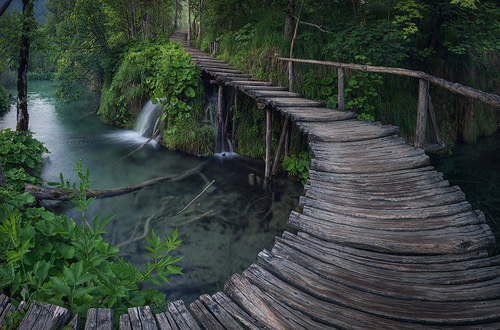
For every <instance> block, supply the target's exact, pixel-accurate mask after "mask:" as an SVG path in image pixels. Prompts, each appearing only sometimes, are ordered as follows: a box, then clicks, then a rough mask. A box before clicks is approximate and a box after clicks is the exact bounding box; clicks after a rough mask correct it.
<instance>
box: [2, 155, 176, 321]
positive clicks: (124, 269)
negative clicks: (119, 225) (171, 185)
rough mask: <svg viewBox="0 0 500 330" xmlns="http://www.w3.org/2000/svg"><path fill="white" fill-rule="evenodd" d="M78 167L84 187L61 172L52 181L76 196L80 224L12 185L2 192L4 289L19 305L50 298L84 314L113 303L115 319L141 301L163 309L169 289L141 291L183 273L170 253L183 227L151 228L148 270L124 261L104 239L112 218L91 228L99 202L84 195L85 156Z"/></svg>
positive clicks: (97, 220) (97, 219) (86, 178)
mask: <svg viewBox="0 0 500 330" xmlns="http://www.w3.org/2000/svg"><path fill="white" fill-rule="evenodd" d="M76 172H77V174H78V184H76V183H74V184H71V183H70V182H69V181H65V180H64V178H63V176H62V174H61V176H60V180H61V181H60V182H55V183H51V185H56V186H58V187H59V188H61V189H64V190H68V189H69V190H71V194H70V195H71V196H75V197H77V199H76V200H74V202H75V203H76V204H77V208H76V209H77V210H79V212H80V215H81V223H80V224H79V225H78V224H76V223H75V221H74V220H73V219H71V218H69V217H68V216H66V215H60V216H57V215H55V214H53V213H51V212H48V211H46V210H45V209H43V208H33V207H26V206H27V205H29V204H32V203H34V201H35V199H34V197H33V196H31V195H30V194H29V193H24V194H19V193H18V192H17V191H15V190H14V189H12V188H11V187H10V185H8V186H7V187H6V188H2V189H0V219H1V223H0V251H2V252H1V253H0V292H2V293H5V294H6V295H8V296H10V297H11V298H12V300H13V301H14V303H19V302H20V301H21V300H24V301H27V302H28V303H31V302H32V301H33V300H37V301H38V302H49V303H52V304H56V305H59V306H63V307H66V308H69V309H70V311H71V312H72V313H76V312H79V313H81V314H82V315H83V316H85V315H86V313H87V310H88V308H91V307H107V308H113V309H114V310H115V315H116V316H118V315H120V314H123V313H126V312H127V308H128V307H134V306H143V305H151V306H152V307H153V308H154V310H156V312H160V311H161V310H162V307H163V304H164V302H165V294H162V293H161V292H159V291H157V290H155V289H152V288H148V289H147V290H146V291H140V290H139V289H138V288H139V284H141V283H144V282H147V281H150V282H151V283H153V284H154V285H160V284H161V282H160V281H163V282H166V283H169V280H168V277H167V276H168V275H170V274H181V270H182V269H181V268H179V267H177V266H175V265H174V264H175V263H176V262H177V261H179V260H180V257H172V256H171V255H170V253H171V252H172V251H173V250H175V249H176V248H177V247H178V246H179V244H180V240H178V237H177V232H174V233H173V234H172V237H169V236H167V237H166V238H165V239H161V238H160V237H158V236H157V235H156V234H155V233H154V232H152V234H151V238H148V239H147V240H148V243H149V244H150V246H148V247H146V249H148V251H150V252H151V253H149V254H148V256H149V257H150V258H151V260H150V261H148V263H147V264H146V267H145V270H141V269H137V268H135V267H134V266H133V265H132V264H130V263H126V262H125V261H124V260H123V259H122V258H119V257H118V252H119V250H118V249H116V248H113V247H112V246H111V245H109V244H108V243H105V242H104V241H103V239H102V236H101V235H102V234H104V233H106V230H105V227H106V225H107V224H108V223H109V222H110V221H111V220H112V218H113V216H108V217H105V218H102V217H101V215H100V214H99V215H97V216H96V217H95V218H94V220H93V222H92V225H89V224H88V223H87V222H86V220H85V211H86V210H87V208H88V207H89V205H90V204H91V203H92V202H93V200H94V198H87V196H86V189H88V188H89V187H90V185H91V184H92V183H91V182H90V181H89V178H90V170H89V169H87V170H86V171H85V173H84V172H83V170H82V163H81V161H80V162H79V163H77V167H76ZM163 308H164V307H163ZM9 322H15V320H10V321H9Z"/></svg>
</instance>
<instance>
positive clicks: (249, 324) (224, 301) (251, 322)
mask: <svg viewBox="0 0 500 330" xmlns="http://www.w3.org/2000/svg"><path fill="white" fill-rule="evenodd" d="M212 298H213V299H214V300H215V301H216V302H217V303H218V304H219V305H220V306H222V307H223V308H224V309H225V310H226V311H227V312H228V313H229V314H231V315H232V316H233V317H234V318H235V319H236V320H238V321H239V322H240V323H241V324H243V325H244V326H245V327H246V328H247V329H250V330H263V329H264V328H263V327H262V326H261V325H260V324H259V323H258V322H257V320H255V319H254V318H252V317H251V316H250V315H248V313H247V312H245V311H244V310H243V309H241V308H240V307H238V306H237V305H236V304H235V303H234V302H233V301H232V300H231V299H229V298H228V297H227V296H226V295H225V294H224V293H222V292H220V291H219V292H217V293H215V294H214V295H213V296H212Z"/></svg>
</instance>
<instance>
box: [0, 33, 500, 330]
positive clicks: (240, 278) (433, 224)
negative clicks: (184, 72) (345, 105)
mask: <svg viewBox="0 0 500 330" xmlns="http://www.w3.org/2000/svg"><path fill="white" fill-rule="evenodd" d="M171 39H173V40H181V42H182V43H183V46H184V49H185V50H186V51H187V52H188V53H189V54H191V55H192V57H193V60H194V61H196V64H197V65H198V66H199V67H200V69H201V70H203V71H205V72H207V73H209V74H210V75H212V76H213V77H214V79H215V80H217V81H219V82H221V83H223V84H225V85H229V86H233V87H235V88H238V89H239V90H240V91H242V92H244V93H246V94H247V95H250V96H251V97H253V98H255V99H257V100H258V101H259V102H263V103H265V104H267V105H269V106H272V107H273V108H274V109H275V110H277V111H280V112H281V113H282V114H283V115H284V116H289V117H290V118H291V119H292V120H293V121H294V122H295V124H296V125H298V127H299V128H300V129H301V130H302V131H303V132H304V133H305V134H307V135H308V138H309V143H310V150H311V152H312V153H313V155H314V159H313V160H312V162H311V170H310V179H309V180H308V182H307V184H306V186H305V195H304V196H303V197H301V198H300V208H301V209H302V212H301V213H299V212H295V211H293V212H292V213H291V215H290V218H289V222H288V225H289V226H290V227H292V228H295V229H297V230H298V234H297V235H295V234H292V233H289V232H285V233H284V234H283V235H282V237H280V238H276V241H275V245H274V247H273V248H272V250H271V251H268V250H263V251H262V252H261V253H259V255H258V261H257V263H256V264H253V265H251V266H250V267H249V268H248V269H246V270H245V271H244V272H243V273H242V274H234V275H233V276H231V277H230V278H229V279H228V280H227V282H226V284H225V293H222V292H218V293H215V294H214V295H212V296H210V295H202V296H201V297H200V298H199V299H198V300H197V301H195V302H194V303H192V304H191V305H190V306H189V308H190V309H191V311H192V313H193V314H194V315H195V316H196V317H197V318H198V320H199V323H198V324H197V322H196V321H195V320H194V319H193V317H192V315H191V314H190V313H189V311H188V310H187V308H186V306H184V303H183V302H182V301H178V302H173V303H170V304H169V305H168V306H167V308H166V311H165V313H162V314H159V315H154V314H153V313H152V312H151V309H150V308H149V307H147V306H146V307H141V308H131V309H129V314H127V315H123V316H122V317H121V318H120V321H121V322H120V329H157V328H159V329H201V328H205V329H221V330H222V329H294V330H295V329H306V330H312V329H398V330H399V329H412V330H415V329H459V330H461V329H491V330H493V329H500V256H497V257H488V255H487V252H486V251H485V250H486V249H487V248H488V247H490V246H491V245H492V244H493V243H494V236H493V235H492V233H491V231H490V228H489V227H488V225H486V224H485V218H484V215H483V213H482V212H480V211H477V210H472V208H471V205H470V204H469V203H467V202H466V201H465V196H464V194H463V193H462V192H461V190H460V188H458V187H450V186H449V183H448V182H447V181H445V180H444V179H443V175H442V174H441V173H438V172H437V171H435V170H434V168H433V167H432V166H431V165H430V162H429V158H428V156H427V155H426V154H425V153H424V152H423V150H422V149H420V148H414V147H413V146H411V145H408V144H406V143H405V142H404V140H402V139H401V138H399V137H398V136H397V133H398V128H397V127H394V126H384V125H381V124H379V123H371V122H361V121H357V120H356V119H355V115H354V114H353V113H351V112H348V111H338V110H334V109H328V108H325V107H324V104H322V103H321V102H317V101H313V100H307V99H303V98H300V95H297V93H289V92H287V91H285V90H283V89H282V88H276V87H272V86H271V84H269V83H265V82H259V81H257V80H254V79H251V78H250V77H249V76H248V75H246V74H243V73H242V72H240V71H238V70H234V69H232V68H231V67H230V66H228V65H227V64H225V63H223V62H222V61H219V60H217V59H215V58H213V57H211V56H209V55H207V54H205V53H202V52H200V51H199V50H196V49H194V48H192V47H188V46H187V45H186V44H185V39H186V33H185V32H183V31H176V32H175V33H174V34H173V35H172V36H171ZM4 298H5V297H4ZM2 299H3V298H2V296H0V325H1V322H2V317H1V315H2V311H3V310H5V309H6V308H7V307H6V306H8V305H7V303H8V302H7V303H2V301H3V302H5V301H6V299H3V300H2ZM44 305H45V304H44ZM40 306H41V305H40ZM42 307H43V306H42ZM42 307H37V308H42ZM46 308H50V305H49V306H46ZM10 309H12V307H10ZM54 313H55V314H57V315H61V314H62V313H59V312H57V313H56V312H54ZM110 314H111V318H112V311H109V310H105V309H98V310H91V311H90V312H89V315H90V316H89V317H90V319H89V320H88V321H87V324H86V327H85V329H111V328H112V327H109V315H110ZM99 316H101V317H102V318H103V319H104V320H108V321H98V320H99V319H100V318H99ZM68 318H69V316H67V317H66V320H65V321H64V322H66V321H67V320H68ZM100 322H103V323H100ZM106 322H107V323H106ZM96 324H101V325H102V326H99V325H97V326H96ZM106 324H107V327H106V326H105V325H106ZM200 325H201V326H200ZM73 329H76V328H73Z"/></svg>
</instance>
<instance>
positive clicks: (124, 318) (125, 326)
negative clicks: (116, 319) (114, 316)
mask: <svg viewBox="0 0 500 330" xmlns="http://www.w3.org/2000/svg"><path fill="white" fill-rule="evenodd" d="M118 329H119V330H132V324H131V323H130V317H129V315H128V314H122V315H120V323H119V325H118Z"/></svg>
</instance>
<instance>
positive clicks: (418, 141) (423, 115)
mask: <svg viewBox="0 0 500 330" xmlns="http://www.w3.org/2000/svg"><path fill="white" fill-rule="evenodd" d="M428 97H429V82H428V81H426V80H425V79H420V80H419V88H418V112H417V127H416V130H415V148H422V147H423V146H424V139H425V128H426V124H427V104H428Z"/></svg>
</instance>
